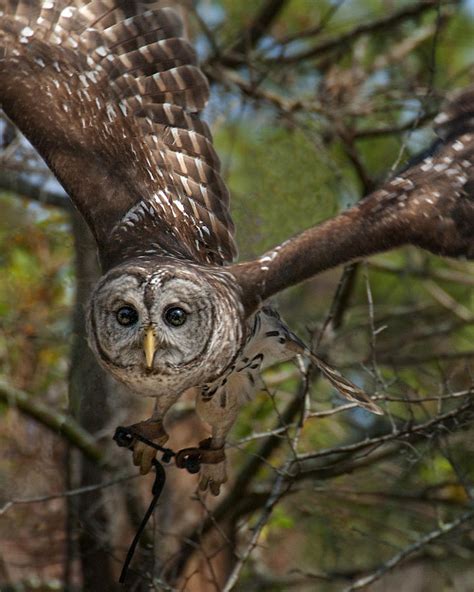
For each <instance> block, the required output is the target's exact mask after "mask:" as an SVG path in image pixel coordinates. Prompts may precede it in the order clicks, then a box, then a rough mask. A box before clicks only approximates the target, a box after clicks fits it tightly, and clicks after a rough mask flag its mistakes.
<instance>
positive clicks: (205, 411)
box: [196, 394, 241, 495]
mask: <svg viewBox="0 0 474 592" xmlns="http://www.w3.org/2000/svg"><path fill="white" fill-rule="evenodd" d="M225 398H227V397H225ZM240 406H241V405H240V404H239V402H238V401H235V400H232V401H225V403H223V399H222V397H220V396H216V397H214V398H212V399H211V400H210V401H209V400H208V401H206V400H203V399H202V397H201V395H200V394H198V396H197V399H196V411H197V413H198V415H199V417H200V418H201V419H202V420H204V421H205V422H206V423H208V424H209V425H210V426H211V428H212V437H211V439H210V441H209V442H208V443H207V446H206V447H207V448H208V449H210V450H221V451H223V450H224V446H225V442H226V437H227V434H228V433H229V431H230V429H231V427H232V425H233V424H234V421H235V420H236V418H237V416H238V413H239V409H240ZM226 481H227V470H226V460H225V457H224V460H223V461H221V462H219V463H213V464H206V463H203V464H202V465H201V470H200V475H199V489H200V490H201V491H206V490H209V491H210V492H211V493H212V495H219V493H220V488H221V485H222V484H223V483H225V482H226Z"/></svg>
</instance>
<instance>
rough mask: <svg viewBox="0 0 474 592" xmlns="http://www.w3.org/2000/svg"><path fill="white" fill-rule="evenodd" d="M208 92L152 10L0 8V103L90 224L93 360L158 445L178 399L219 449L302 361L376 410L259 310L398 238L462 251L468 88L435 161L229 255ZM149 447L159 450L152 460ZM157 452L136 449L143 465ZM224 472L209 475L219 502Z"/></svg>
mask: <svg viewBox="0 0 474 592" xmlns="http://www.w3.org/2000/svg"><path fill="white" fill-rule="evenodd" d="M207 98H208V83H207V80H206V78H205V77H204V75H203V74H202V72H201V70H200V69H199V67H198V66H197V61H196V55H195V53H194V51H193V49H192V47H191V46H190V45H189V43H188V42H187V41H186V40H185V38H184V37H183V26H182V22H181V21H180V19H179V17H178V16H177V14H176V13H175V12H174V11H173V10H171V9H168V8H159V7H158V6H156V3H154V2H148V1H147V0H142V1H139V0H129V1H125V0H100V1H99V0H93V1H91V2H87V1H86V0H82V1H81V0H43V1H40V0H37V1H35V0H28V1H27V0H18V1H15V0H1V1H0V104H1V107H2V109H3V110H4V112H5V113H6V114H7V116H8V117H9V118H10V119H11V121H12V122H14V123H15V124H16V125H17V126H18V127H19V128H20V130H21V131H22V132H23V133H24V134H25V136H26V137H27V138H28V139H29V140H30V142H31V143H32V144H33V145H34V146H35V147H36V148H37V150H38V152H39V153H40V154H41V156H42V157H43V158H44V159H45V161H46V163H47V164H48V165H49V167H50V168H51V170H52V171H53V173H54V174H55V175H56V177H57V179H58V180H59V182H60V183H61V184H62V186H63V187H64V189H65V190H66V192H67V193H68V194H69V195H70V197H71V199H72V200H73V202H74V204H75V205H76V206H77V208H78V209H79V210H80V212H81V213H82V215H83V217H84V218H85V220H86V221H87V223H88V224H89V226H90V228H91V230H92V232H93V234H94V236H95V239H96V241H97V246H98V251H99V256H100V261H101V265H102V268H103V272H104V275H103V276H102V278H101V280H100V281H99V283H98V285H97V286H96V288H95V290H94V292H93V294H92V297H91V300H90V306H89V310H88V332H89V341H90V346H91V348H92V349H93V351H94V352H95V353H96V355H97V359H98V360H99V362H100V363H101V364H102V365H103V366H105V368H106V369H107V370H109V371H110V372H111V373H112V374H113V375H114V376H115V377H116V378H117V379H118V380H120V381H122V382H123V383H125V384H126V385H127V386H128V387H129V388H130V389H131V390H132V391H133V392H135V393H137V394H138V395H145V396H150V397H154V398H155V410H154V412H153V416H152V417H151V418H150V419H149V420H147V421H144V422H140V424H137V425H136V429H138V430H139V431H141V433H142V434H144V435H146V436H148V437H151V438H153V439H155V440H156V441H158V442H160V443H163V442H164V441H165V440H166V438H167V434H166V432H165V430H164V428H163V425H162V422H163V418H164V416H165V414H166V412H167V411H168V409H169V408H170V406H171V405H172V404H173V403H174V402H175V401H176V400H177V399H178V397H179V396H180V395H181V394H182V393H183V392H184V391H186V390H187V389H190V388H195V389H196V392H197V399H196V407H197V411H198V413H199V414H200V416H201V417H202V418H203V419H204V420H205V421H207V422H208V423H209V424H210V425H211V427H212V440H211V447H212V448H214V449H216V450H217V449H220V448H222V447H223V445H224V443H225V438H226V434H227V432H228V430H229V429H230V427H231V426H232V424H233V422H234V420H235V418H236V415H237V413H238V410H239V407H240V406H241V405H242V403H243V402H244V401H245V400H246V399H248V398H249V397H250V396H251V395H252V393H253V392H254V391H255V390H256V389H257V388H258V386H259V384H260V372H261V370H262V369H263V368H264V367H266V366H268V365H270V364H272V363H274V362H276V361H280V360H285V359H291V358H293V357H294V356H295V355H297V354H301V355H303V356H307V357H310V358H311V359H312V361H313V362H314V363H315V364H316V365H317V366H318V367H319V368H320V370H321V371H322V372H323V374H324V375H325V376H326V377H327V378H328V379H329V380H330V381H331V382H332V383H333V384H334V385H335V386H336V387H337V388H338V389H339V390H340V392H341V393H342V394H343V395H345V396H346V397H348V398H349V399H351V400H354V401H356V402H357V403H358V404H360V405H362V406H363V407H366V408H367V409H369V410H371V411H373V412H376V413H377V412H380V410H379V408H378V407H377V406H376V405H375V403H373V402H372V401H371V400H370V398H368V397H367V396H366V395H364V393H363V392H362V391H360V390H359V389H358V388H357V387H355V386H354V385H353V384H351V383H350V382H349V381H348V380H346V379H344V378H343V377H342V376H341V375H340V374H339V373H338V372H337V371H336V370H334V369H333V368H331V367H330V366H328V365H326V364H325V363H324V362H323V361H322V360H320V359H319V358H317V357H316V356H314V354H312V352H310V350H309V349H308V348H307V347H306V346H305V345H304V343H303V342H301V341H300V340H299V339H298V337H296V335H295V334H293V333H292V332H291V331H290V330H289V329H288V328H287V327H286V325H285V324H284V322H283V321H282V320H281V319H280V318H279V316H278V315H277V314H276V313H275V311H273V310H272V309H271V308H269V307H268V306H267V305H266V304H265V302H266V301H267V300H268V299H269V298H270V297H271V296H273V295H274V294H277V293H278V292H280V291H281V290H283V289H285V288H286V287H288V286H291V285H294V284H297V283H299V282H301V281H303V280H305V279H307V278H309V277H311V276H314V275H315V274H317V273H318V272H320V271H322V270H325V269H328V268H330V267H333V266H336V265H339V264H341V263H344V262H347V261H351V260H354V259H357V258H360V257H364V256H368V255H370V254H372V253H376V252H380V251H384V250H387V249H391V248H394V247H398V246H400V245H403V244H413V245H417V246H419V247H422V248H424V249H428V250H430V251H432V252H433V253H437V254H441V255H446V256H453V257H457V256H464V257H467V258H474V176H473V172H472V164H473V160H474V157H473V151H474V141H473V140H474V90H473V89H470V90H467V91H464V92H463V93H461V94H459V95H458V96H457V97H455V98H453V99H452V100H451V101H450V102H448V104H447V106H446V108H445V110H444V111H443V112H442V113H441V114H440V115H439V116H438V118H437V120H436V124H437V131H438V134H439V140H438V141H437V143H436V144H435V145H434V146H433V148H432V150H431V153H430V154H429V155H428V156H425V157H424V158H423V159H422V160H420V161H419V162H418V163H417V164H414V165H412V166H411V167H410V168H408V169H407V170H405V171H404V172H402V173H400V174H398V175H397V176H395V177H394V178H392V179H391V180H390V181H388V182H387V183H386V184H385V185H384V186H383V187H382V188H381V189H379V190H378V191H375V192H374V193H372V194H370V195H369V196H367V197H366V198H365V199H363V200H362V201H361V202H359V203H358V204H357V205H356V206H354V207H352V208H351V209H349V210H347V211H344V212H342V213H341V214H339V215H337V216H336V217H334V218H332V219H329V220H327V221H326V222H323V223H322V224H320V225H317V226H315V227H313V228H310V229H309V230H307V231H305V232H303V233H302V234H300V235H298V236H296V237H294V238H291V239H290V240H288V241H286V242H284V243H282V244H281V245H279V246H277V247H275V248H273V249H272V250H270V251H269V252H267V253H265V254H263V255H262V256H261V257H259V258H258V259H256V260H253V261H247V262H243V263H234V262H233V261H234V258H235V256H236V245H235V242H234V227H233V224H232V220H231V218H230V214H229V193H228V190H227V188H226V186H225V184H224V183H223V180H222V178H221V175H220V172H219V159H218V157H217V155H216V153H215V151H214V148H213V145H212V138H211V134H210V131H209V129H208V126H207V125H206V123H205V122H204V121H203V120H201V119H200V117H199V113H200V111H201V110H202V109H203V107H204V106H205V104H206V101H207ZM152 452H153V451H152ZM151 459H152V457H151V453H150V452H149V449H147V448H146V447H144V446H143V445H141V444H139V443H137V444H135V450H134V460H135V463H136V464H139V465H140V466H141V468H142V470H143V471H144V472H146V471H147V470H149V468H150V466H151ZM225 479H226V474H225V462H224V461H223V462H221V463H219V464H216V465H208V466H206V465H204V466H203V468H202V474H201V481H200V485H201V488H203V489H206V488H207V487H209V488H210V490H211V491H212V492H213V493H214V494H217V493H218V492H219V487H220V485H221V483H223V482H224V481H225Z"/></svg>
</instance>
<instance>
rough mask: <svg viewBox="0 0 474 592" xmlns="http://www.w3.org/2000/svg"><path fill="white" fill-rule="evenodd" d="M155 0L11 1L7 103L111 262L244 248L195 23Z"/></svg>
mask: <svg viewBox="0 0 474 592" xmlns="http://www.w3.org/2000/svg"><path fill="white" fill-rule="evenodd" d="M156 5H157V3H156V2H147V1H146V0H143V1H141V2H139V1H130V0H100V1H99V0H94V1H91V2H86V1H84V2H81V1H79V0H75V1H74V0H70V1H65V0H54V1H53V0H44V1H42V2H41V1H35V0H28V1H27V0H19V1H14V0H0V105H1V107H2V108H3V110H4V111H5V113H6V114H7V115H8V117H10V119H11V120H12V121H13V122H14V123H15V124H16V125H17V126H18V127H19V128H20V130H21V131H22V132H23V133H24V135H25V136H26V137H27V138H28V140H30V142H31V143H32V144H33V145H34V146H35V148H37V150H38V152H39V153H40V154H41V156H42V157H43V158H44V159H45V161H46V163H47V164H48V165H49V167H50V168H51V170H52V171H53V172H54V174H55V175H56V177H57V178H58V180H59V181H60V183H61V184H62V185H63V187H64V189H65V190H66V191H67V193H68V194H69V195H70V197H71V198H72V200H73V201H74V203H75V204H76V206H77V207H78V209H79V210H80V211H81V213H82V214H83V216H84V218H85V219H86V221H87V222H88V224H89V226H90V227H91V229H92V231H93V233H94V235H95V237H96V240H97V243H98V246H99V252H100V254H101V258H102V261H103V263H104V264H105V266H106V267H107V266H110V265H112V264H113V263H116V262H118V261H120V260H121V259H124V258H129V257H131V256H134V255H143V254H145V255H146V254H150V253H153V254H155V253H158V254H160V253H161V254H173V255H175V256H178V257H184V258H190V259H193V260H196V261H198V262H205V263H214V264H218V265H220V264H223V263H225V262H229V261H231V260H232V259H233V258H234V256H235V254H236V247H235V243H234V238H233V224H232V221H231V219H230V214H229V205H228V204H229V193H228V190H227V188H226V186H225V185H224V183H223V181H222V178H221V176H220V173H219V169H220V164H219V159H218V157H217V155H216V153H215V151H214V148H213V145H212V137H211V134H210V132H209V128H208V126H207V125H206V124H205V123H204V122H203V121H202V120H201V119H200V118H199V115H198V114H199V112H200V111H201V110H202V109H203V107H204V106H205V104H206V102H207V99H208V94H209V89H208V83H207V80H206V78H205V77H204V75H203V74H202V72H201V70H200V69H199V68H198V67H197V65H196V64H197V61H196V55H195V53H194V51H193V49H192V47H191V46H190V45H189V43H188V42H187V41H186V40H185V39H184V38H183V24H182V21H181V20H180V18H179V17H178V15H177V14H176V13H175V12H174V11H173V10H171V9H168V8H163V9H160V8H157V7H156Z"/></svg>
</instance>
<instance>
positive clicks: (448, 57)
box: [0, 0, 474, 592]
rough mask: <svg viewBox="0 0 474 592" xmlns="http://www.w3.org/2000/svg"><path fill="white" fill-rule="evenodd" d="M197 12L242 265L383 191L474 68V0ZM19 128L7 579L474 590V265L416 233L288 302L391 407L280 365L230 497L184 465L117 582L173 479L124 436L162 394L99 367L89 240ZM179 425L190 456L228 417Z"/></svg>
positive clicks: (10, 268) (4, 193) (5, 392)
mask: <svg viewBox="0 0 474 592" xmlns="http://www.w3.org/2000/svg"><path fill="white" fill-rule="evenodd" d="M167 4H168V5H170V4H171V5H177V3H176V2H175V3H173V2H168V3H167ZM180 5H181V10H182V11H183V14H184V16H185V19H186V23H187V28H188V31H189V36H190V38H191V40H192V42H193V44H194V45H195V46H196V48H197V51H198V53H199V56H200V60H201V64H202V67H203V69H204V71H205V73H206V75H207V76H208V77H209V80H210V83H211V97H212V98H211V101H210V103H209V105H208V108H207V109H206V112H205V118H206V119H207V121H208V122H209V123H210V125H211V128H212V130H213V133H214V139H215V144H216V146H217V150H218V153H219V154H220V156H221V160H222V169H223V171H224V177H225V179H226V181H227V183H228V184H229V186H230V189H231V194H232V214H233V217H234V221H235V223H236V229H237V239H238V244H239V248H240V257H241V258H242V259H245V258H248V257H253V256H256V255H259V254H261V253H262V252H263V250H264V249H266V248H269V247H271V246H273V245H275V244H277V243H278V242H280V241H282V240H284V239H285V238H288V237H289V236H290V235H292V234H295V233H297V232H299V231H301V230H303V229H305V228H307V227H309V226H311V225H313V224H316V223H318V222H320V221H322V220H324V219H325V218H327V217H329V216H332V215H334V214H336V213H337V212H339V211H341V210H343V209H344V208H347V207H348V206H350V205H351V204H353V203H355V202H356V201H357V200H358V199H360V198H361V197H362V196H363V195H365V194H367V193H369V192H370V191H371V190H372V189H374V188H375V187H377V184H379V183H381V182H382V181H384V180H385V179H386V178H387V177H389V176H390V174H392V173H393V171H394V170H396V169H397V168H400V167H401V166H403V165H404V164H406V163H407V162H408V161H409V159H410V158H411V157H413V156H414V155H416V154H417V153H419V152H420V151H421V150H423V149H425V148H427V147H428V146H429V145H430V143H431V142H432V141H433V139H434V134H433V131H432V128H431V121H432V119H433V118H434V116H435V115H436V113H437V111H438V109H439V107H440V105H441V104H442V101H443V99H444V97H445V96H446V94H447V93H448V92H450V91H452V90H454V89H457V88H462V87H465V86H467V85H468V84H470V83H472V82H473V81H474V70H473V64H474V50H473V47H474V46H473V39H474V3H473V2H472V1H471V0H470V1H464V2H460V1H459V2H457V1H451V0H446V1H444V0H443V1H442V0H422V1H414V0H410V1H406V2H405V1H401V0H398V1H394V0H333V1H329V0H321V1H318V2H316V1H314V0H258V1H255V0H252V1H250V0H239V1H238V2H236V1H235V0H200V1H196V2H182V3H180ZM0 132H1V135H0V142H1V147H0V209H1V215H0V278H1V280H0V441H1V449H2V451H3V454H2V456H1V460H0V495H1V499H0V512H1V514H0V540H1V541H2V544H1V552H2V559H1V561H0V589H1V590H2V592H10V591H16V590H18V591H20V590H21V591H28V592H29V591H30V590H39V591H46V590H68V591H79V590H83V591H85V592H95V591H96V590H97V591H99V590H100V591H103V590H106V591H109V590H115V589H127V590H137V591H141V590H143V591H144V590H183V591H191V592H200V591H206V592H207V591H221V590H225V591H227V592H228V591H230V590H234V589H235V590H241V591H249V592H251V591H253V590H258V591H259V592H262V591H264V590H265V591H266V590H268V591H272V592H273V591H279V590H282V591H286V590H301V591H312V590H317V591H320V592H333V591H334V592H335V591H346V592H349V591H352V590H362V589H364V590H372V591H374V592H381V591H384V592H392V591H398V590H403V591H404V592H424V591H426V592H428V591H429V592H448V591H450V592H451V591H456V592H461V591H465V592H472V590H474V567H473V565H474V563H473V559H474V521H473V518H474V511H473V509H472V496H473V493H474V488H473V469H474V456H473V454H472V453H473V451H474V438H473V435H472V420H473V418H474V399H473V393H474V383H473V370H474V368H473V359H474V347H473V338H474V297H473V286H474V275H473V270H474V264H473V263H469V262H465V261H459V260H447V259H442V258H438V257H435V256H432V255H429V254H428V253H426V252H422V251H420V250H415V249H412V248H404V249H399V250H397V251H395V252H392V253H389V254H384V255H378V256H375V257H373V258H371V259H369V260H367V261H363V262H359V263H357V264H353V265H351V266H348V267H346V268H345V269H342V268H339V269H336V270H332V271H329V272H326V273H323V274H321V275H319V276H318V277H317V278H314V279H313V280H311V281H310V282H307V283H306V284H304V285H302V286H299V287H297V288H294V289H291V290H288V291H287V292H285V293H284V294H282V295H281V296H280V297H278V299H277V300H276V302H275V304H276V305H277V307H278V309H279V310H280V312H281V314H282V316H283V317H284V318H285V320H286V321H287V322H288V323H289V325H290V326H291V327H292V328H293V329H294V331H295V332H296V333H297V334H298V335H299V336H300V337H301V338H302V339H304V340H305V341H306V342H307V343H310V344H311V345H312V347H313V349H314V351H316V352H318V353H319V354H320V355H321V356H322V357H324V358H325V359H326V360H327V361H329V362H330V363H331V364H333V365H335V366H336V367H337V368H338V369H340V370H341V371H342V372H343V373H344V374H345V375H346V376H347V377H349V378H350V379H351V380H353V381H354V382H356V383H357V384H358V385H359V386H362V387H364V388H365V389H366V390H367V391H368V392H371V393H375V394H376V398H377V402H378V403H379V404H380V405H381V406H382V407H383V408H384V410H385V411H386V414H385V416H383V417H375V416H372V415H370V414H369V413H367V412H365V411H363V410H360V409H357V408H354V406H353V405H348V404H347V402H346V401H344V400H342V399H341V398H340V397H339V396H338V394H337V392H335V391H334V389H333V388H332V387H331V386H330V385H329V384H328V383H327V382H326V381H325V380H324V379H323V378H321V377H320V376H319V375H318V374H317V373H316V372H315V371H313V370H312V369H311V368H308V367H301V368H299V367H297V366H296V365H293V364H283V365H280V366H277V367H274V368H272V369H270V370H268V371H267V372H266V374H265V379H266V385H267V388H266V389H265V390H263V391H262V392H260V393H259V394H258V396H257V397H256V398H255V400H254V401H252V402H250V403H249V404H248V405H247V406H246V407H245V408H244V409H243V411H242V413H241V416H240V419H239V421H238V423H237V424H236V426H235V428H234V430H233V431H232V434H231V438H230V442H229V451H228V459H229V461H230V473H231V478H230V481H229V483H228V484H227V485H226V486H225V488H224V491H223V492H222V493H221V495H220V496H219V497H218V498H217V499H215V498H212V497H209V496H208V495H203V494H198V493H197V491H196V485H197V479H196V477H195V476H191V475H189V474H186V473H184V472H183V471H179V470H178V469H176V468H175V467H174V466H169V467H167V469H166V471H167V476H168V480H167V485H166V487H165V490H164V493H163V495H162V498H161V500H160V504H159V508H158V510H157V512H156V513H155V515H154V519H153V521H152V524H150V526H149V527H148V528H147V531H146V535H145V536H144V538H143V540H142V543H141V545H140V548H139V550H138V551H137V555H136V557H135V560H134V563H133V570H132V571H131V573H130V575H129V579H128V580H127V582H128V583H127V585H126V586H125V587H121V588H119V587H117V584H116V582H117V579H118V574H119V573H120V569H121V564H122V562H123V560H124V557H125V554H126V551H127V547H128V545H129V543H130V542H131V539H132V537H133V534H134V532H135V530H136V528H137V526H138V524H139V522H140V520H141V518H142V516H143V513H144V511H145V508H146V505H147V504H148V501H149V499H150V487H151V484H152V477H150V476H148V477H138V478H137V477H136V470H135V469H134V468H133V466H132V463H131V456H130V453H129V452H128V451H126V450H124V449H119V448H117V447H115V446H114V444H113V443H112V440H111V436H112V435H113V432H114V429H115V427H116V426H117V425H120V424H130V423H133V422H134V421H139V420H141V419H144V418H145V417H148V415H147V414H149V412H150V409H151V402H146V401H145V402H144V401H141V400H137V399H136V398H133V397H131V396H129V394H128V393H127V392H125V390H124V388H123V387H121V386H119V385H117V384H116V383H114V382H113V381H112V379H110V378H108V377H105V376H104V375H103V373H102V372H101V370H99V369H98V368H97V367H96V365H95V361H94V360H93V358H92V354H90V352H89V350H88V348H87V344H86V341H85V336H84V326H83V321H84V319H83V311H84V306H85V303H86V302H87V298H88V294H89V291H90V287H91V285H93V283H94V281H95V280H96V278H97V277H98V273H99V271H98V267H97V261H96V255H95V248H94V245H93V242H92V239H91V238H90V236H89V234H88V231H87V229H86V228H85V226H84V224H83V223H82V222H81V220H80V219H79V217H78V215H77V214H76V213H75V212H74V211H73V208H72V206H71V204H70V202H69V201H68V199H67V197H66V196H65V195H64V194H63V192H62V189H61V187H60V186H59V185H58V184H57V183H56V182H55V181H54V180H53V179H52V178H51V177H50V176H49V174H48V171H47V169H46V168H45V165H44V163H42V162H41V161H40V160H39V159H38V157H37V156H36V154H35V153H34V152H33V150H32V149H31V147H30V146H29V145H28V143H27V142H26V141H25V140H24V139H23V138H22V137H21V136H20V134H19V133H18V132H17V131H16V130H15V128H14V127H13V126H12V125H11V124H10V123H9V122H8V121H6V120H5V118H4V119H3V120H2V121H1V123H0ZM302 256H304V254H302ZM167 426H168V431H169V433H170V434H171V439H170V442H169V445H170V446H171V447H173V448H175V449H178V448H181V447H184V446H194V445H196V444H197V442H198V441H199V440H201V439H203V438H204V437H206V435H207V433H208V432H207V428H206V426H203V425H201V424H200V422H199V421H198V420H197V418H196V417H195V415H194V411H193V404H192V398H190V397H186V396H184V397H183V399H182V400H181V402H180V403H179V404H178V405H177V407H176V408H175V409H174V410H173V411H172V412H171V414H170V417H169V418H168V421H167Z"/></svg>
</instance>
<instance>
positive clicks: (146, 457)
mask: <svg viewBox="0 0 474 592" xmlns="http://www.w3.org/2000/svg"><path fill="white" fill-rule="evenodd" d="M173 402H174V401H173ZM173 402H172V403H173ZM172 403H168V402H167V404H161V405H160V401H159V399H155V406H154V409H153V413H152V415H151V417H150V418H149V419H147V420H145V421H139V422H138V423H134V424H133V425H131V426H129V429H130V431H131V432H132V433H133V432H135V433H136V434H140V435H141V436H143V437H144V438H146V439H147V440H151V441H152V442H154V443H155V444H159V445H160V446H163V445H164V444H165V443H166V442H167V440H168V437H169V436H168V434H167V433H166V430H165V428H164V427H163V419H164V416H165V415H166V413H167V411H168V409H169V408H170V407H171V405H172ZM132 447H133V464H134V465H135V466H137V467H140V473H141V474H142V475H146V474H147V473H148V472H149V471H150V470H151V467H152V462H153V459H154V458H155V456H156V450H155V449H154V448H152V447H151V446H148V445H147V444H145V443H144V442H140V441H139V440H134V442H133V444H132Z"/></svg>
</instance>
